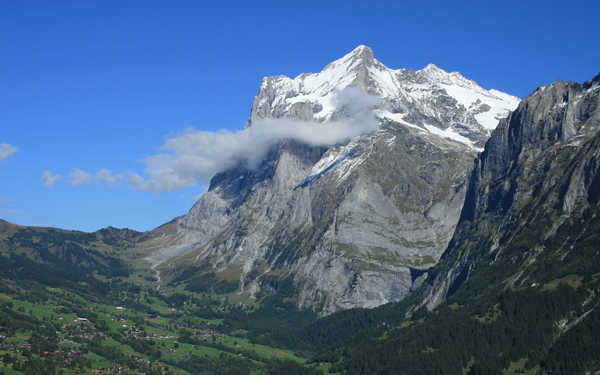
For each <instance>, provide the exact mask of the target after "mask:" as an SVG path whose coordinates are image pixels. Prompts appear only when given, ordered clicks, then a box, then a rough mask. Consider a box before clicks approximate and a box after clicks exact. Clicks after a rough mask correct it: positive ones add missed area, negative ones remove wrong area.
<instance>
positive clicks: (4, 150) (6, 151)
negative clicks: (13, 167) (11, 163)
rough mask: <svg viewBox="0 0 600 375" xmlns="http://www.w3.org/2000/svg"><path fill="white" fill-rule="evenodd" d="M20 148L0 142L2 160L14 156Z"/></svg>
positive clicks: (0, 157) (0, 158) (0, 159)
mask: <svg viewBox="0 0 600 375" xmlns="http://www.w3.org/2000/svg"><path fill="white" fill-rule="evenodd" d="M18 150H19V149H18V148H16V147H15V146H13V145H11V144H8V143H5V142H2V143H0V161H2V160H4V159H6V158H9V157H11V156H13V155H14V154H15V153H16V152H17V151H18Z"/></svg>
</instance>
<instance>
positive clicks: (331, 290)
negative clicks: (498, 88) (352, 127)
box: [140, 46, 518, 314]
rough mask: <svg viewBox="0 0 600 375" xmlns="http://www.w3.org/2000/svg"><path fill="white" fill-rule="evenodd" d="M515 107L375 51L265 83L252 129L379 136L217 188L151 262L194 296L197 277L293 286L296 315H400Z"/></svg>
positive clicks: (161, 235)
mask: <svg viewBox="0 0 600 375" xmlns="http://www.w3.org/2000/svg"><path fill="white" fill-rule="evenodd" d="M453 95H454V96H453ZM517 102H518V99H516V98H514V97H511V96H509V95H506V94H502V93H499V92H495V91H493V90H491V91H487V90H484V89H482V88H481V87H479V86H477V85H476V84H475V83H474V82H472V81H469V80H467V79H465V78H464V77H462V76H461V75H460V74H458V73H446V72H444V71H442V70H441V69H439V68H437V67H435V66H433V65H430V66H428V67H427V68H425V69H424V70H422V71H418V72H413V71H407V70H392V69H389V68H387V67H385V66H384V65H383V64H381V63H380V62H378V61H377V60H375V59H374V57H373V53H372V51H371V50H370V49H369V48H368V47H364V46H360V47H358V48H357V49H356V50H354V51H352V52H351V53H350V54H348V55H346V56H345V57H343V58H342V59H340V60H337V61H335V62H333V63H331V64H329V65H328V66H327V67H325V69H324V70H323V71H322V72H320V73H316V74H303V75H300V76H298V77H296V78H295V79H291V78H287V77H283V76H279V77H268V78H266V79H265V80H263V83H262V85H261V88H260V91H259V93H258V95H257V96H256V98H255V100H254V104H253V107H252V113H251V116H250V119H249V121H248V124H247V126H249V127H252V126H258V125H257V124H258V123H259V122H261V121H266V120H268V121H277V120H278V119H283V120H286V121H292V124H293V121H304V122H306V121H309V122H311V123H313V124H314V123H316V124H319V123H323V124H327V123H331V122H336V121H337V122H347V121H353V122H355V123H359V124H360V123H362V122H365V121H372V122H373V123H374V124H375V126H373V127H365V128H367V129H371V131H369V132H367V133H364V134H362V135H360V136H357V137H354V138H352V139H351V140H349V141H345V142H342V143H337V144H333V145H325V146H314V145H310V144H306V143H303V142H300V141H297V140H292V139H284V140H281V141H280V142H278V143H277V144H275V145H274V146H273V147H272V148H271V149H270V151H269V153H268V154H267V156H266V157H265V158H264V160H262V162H260V164H259V165H258V166H248V165H245V164H244V163H241V164H240V165H239V166H238V167H237V168H233V169H230V170H227V171H223V172H221V173H219V174H217V175H216V176H214V178H213V179H212V181H211V183H210V187H209V189H208V192H207V193H206V194H204V195H203V196H202V197H201V198H200V199H199V200H198V202H197V203H196V204H195V205H194V207H193V208H192V209H191V210H190V211H189V212H188V213H187V214H186V215H184V216H182V217H180V218H177V219H176V220H174V221H173V222H172V223H169V224H168V225H165V226H163V227H161V228H158V229H157V230H156V231H155V232H154V233H151V234H149V235H148V237H147V240H146V241H144V242H143V243H142V244H141V245H140V248H141V249H143V251H144V252H146V253H147V252H151V253H152V255H151V256H150V257H149V260H150V261H151V262H152V264H153V267H155V268H156V269H157V272H159V276H160V277H161V280H162V282H163V283H168V282H170V281H172V280H177V281H178V282H181V283H183V284H184V285H185V283H186V278H185V277H184V276H183V275H186V270H191V269H193V270H194V272H196V273H197V272H214V273H215V274H216V275H217V276H218V277H220V278H222V279H224V280H228V281H229V282H232V283H236V284H237V285H238V293H246V294H248V295H250V296H259V295H260V294H261V293H277V292H279V291H280V290H281V289H282V288H283V287H282V286H283V285H288V284H289V283H290V282H291V283H292V284H293V286H294V288H295V292H294V293H293V297H294V298H295V299H296V301H297V303H298V305H299V306H300V307H303V308H312V309H314V310H317V311H319V312H320V313H322V314H328V313H331V312H334V311H338V310H341V309H347V308H352V307H375V306H378V305H381V304H384V303H387V302H390V301H398V300H400V299H402V298H404V297H405V296H406V295H407V294H408V293H410V291H411V290H412V289H413V288H414V287H415V286H417V285H419V283H420V282H421V281H422V277H421V278H419V277H417V275H420V274H421V272H417V270H420V269H425V268H428V267H431V266H432V265H434V264H436V262H437V261H438V259H439V257H440V256H441V254H442V252H443V250H444V249H445V248H446V246H447V244H448V242H449V240H450V238H451V236H452V233H453V232H454V228H455V226H456V223H457V221H458V218H459V214H460V210H461V207H462V203H463V200H464V196H465V192H466V184H465V181H466V175H467V172H468V170H469V168H470V166H471V165H472V161H473V158H474V157H475V155H476V152H477V150H478V149H477V147H478V145H480V144H482V142H483V141H484V140H485V139H486V138H487V135H488V134H489V128H490V127H491V125H490V123H489V121H490V119H494V118H496V117H501V116H502V115H505V114H507V111H508V109H512V108H511V106H516V103H517ZM486 103H487V104H486ZM482 116H483V117H482ZM486 116H487V117H486ZM288 125H289V124H288ZM194 272H192V273H194ZM187 274H189V272H188V273H187Z"/></svg>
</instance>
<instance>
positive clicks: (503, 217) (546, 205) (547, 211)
mask: <svg viewBox="0 0 600 375" xmlns="http://www.w3.org/2000/svg"><path fill="white" fill-rule="evenodd" d="M599 83H600V76H596V78H594V79H593V80H591V81H589V82H586V83H584V84H583V85H581V84H577V83H574V82H568V83H567V82H563V81H558V82H556V83H553V84H551V85H548V86H545V87H540V88H538V89H537V90H536V91H535V92H534V93H533V94H531V95H530V96H528V97H527V98H526V99H525V100H523V101H522V102H521V104H520V105H519V107H518V108H517V109H516V110H515V111H514V112H513V113H511V115H510V116H509V117H508V118H507V119H505V120H502V121H501V122H500V125H499V126H498V128H497V129H496V130H495V131H494V132H493V134H492V137H491V138H490V140H489V141H488V142H487V144H486V147H485V150H484V152H482V153H481V154H480V155H479V157H478V158H477V160H476V161H475V167H474V169H473V171H472V173H471V178H470V182H469V188H468V190H467V194H466V198H465V203H464V207H463V209H462V212H461V217H460V221H459V224H458V226H457V229H456V232H455V234H454V237H453V239H452V241H451V243H450V244H449V246H448V250H447V251H446V253H445V254H444V262H443V263H444V264H445V265H446V267H447V268H446V269H445V270H444V271H443V272H442V273H440V274H439V276H438V277H437V278H436V281H435V283H434V285H435V286H434V287H432V289H431V292H432V294H431V295H430V296H429V297H428V304H429V306H430V307H431V306H435V305H437V304H438V303H439V302H440V301H441V300H442V299H443V298H444V297H445V296H446V295H448V294H452V292H453V291H454V290H456V289H457V288H458V287H459V286H460V285H461V283H463V282H464V280H466V279H468V278H469V275H470V274H471V273H472V272H474V270H475V269H476V268H477V267H479V266H480V265H481V264H487V263H493V262H495V261H497V260H498V258H500V257H506V256H508V254H506V253H507V252H509V251H508V249H511V251H517V250H518V257H517V258H516V259H515V260H514V261H515V267H512V268H511V272H512V273H513V275H512V280H511V284H514V285H527V284H531V283H534V284H537V283H539V282H540V281H539V280H536V279H535V277H534V276H533V275H534V274H535V272H534V270H535V269H536V268H538V267H539V266H540V265H539V264H538V263H539V260H538V258H543V257H540V254H545V250H546V247H547V244H549V243H552V241H560V242H562V245H561V246H560V249H556V250H557V251H558V253H557V254H556V256H558V257H559V258H560V259H561V260H563V261H565V260H568V259H569V257H570V256H573V257H576V258H577V257H579V255H578V254H577V252H574V251H573V249H576V248H577V241H578V236H579V235H578V233H579V234H582V233H585V232H586V230H588V225H592V224H593V223H594V221H593V220H591V221H587V220H584V221H583V222H582V223H580V224H578V225H577V226H575V227H574V228H570V229H569V231H568V232H567V233H565V232H561V229H562V228H566V227H569V226H572V225H574V223H576V222H578V221H580V220H583V218H584V217H586V215H591V217H594V216H595V212H596V210H597V202H598V198H599V197H600V195H599V194H600V190H599V187H600V172H599V170H598V166H599V164H598V157H599V155H600V150H599V149H598V144H599V142H600V134H599V133H598V131H599V130H600V105H599V101H600V85H599ZM527 236H529V237H527ZM519 239H520V240H522V241H524V242H526V243H530V245H531V247H530V248H523V246H522V245H518V246H517V245H515V244H516V243H518V240H519ZM519 246H520V247H519ZM520 262H524V263H520ZM517 265H518V266H517Z"/></svg>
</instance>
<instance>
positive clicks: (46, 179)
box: [42, 171, 61, 189]
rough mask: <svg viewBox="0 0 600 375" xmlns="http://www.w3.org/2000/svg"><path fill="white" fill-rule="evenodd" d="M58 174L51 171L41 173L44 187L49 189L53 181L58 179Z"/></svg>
mask: <svg viewBox="0 0 600 375" xmlns="http://www.w3.org/2000/svg"><path fill="white" fill-rule="evenodd" d="M60 177H61V176H60V175H59V174H58V173H56V174H53V173H52V171H44V173H42V183H43V185H44V187H45V188H48V189H50V188H51V187H53V186H54V183H55V182H56V181H58V180H60Z"/></svg>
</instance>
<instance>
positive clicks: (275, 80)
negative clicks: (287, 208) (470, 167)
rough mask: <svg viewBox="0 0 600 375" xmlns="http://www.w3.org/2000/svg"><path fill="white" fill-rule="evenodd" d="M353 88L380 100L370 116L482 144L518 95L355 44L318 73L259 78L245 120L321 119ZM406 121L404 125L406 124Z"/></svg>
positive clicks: (337, 113)
mask: <svg viewBox="0 0 600 375" xmlns="http://www.w3.org/2000/svg"><path fill="white" fill-rule="evenodd" d="M349 87H354V88H357V89H359V90H361V91H362V92H364V93H365V94H368V95H371V96H374V97H376V98H378V99H380V105H379V106H378V107H377V108H375V110H376V112H375V115H376V116H377V117H379V118H381V119H387V120H389V121H396V122H397V123H398V124H399V126H413V127H414V128H420V129H421V130H422V131H424V132H427V133H430V134H432V135H436V136H441V137H445V138H449V139H453V140H455V141H458V142H462V143H464V144H467V145H470V146H476V147H482V146H483V143H484V142H485V140H486V139H487V138H488V137H489V135H490V132H491V130H493V129H494V128H495V127H496V125H497V123H498V120H499V119H500V118H503V117H506V115H507V114H508V113H509V112H510V111H511V110H513V109H514V108H515V107H516V106H517V104H518V103H519V98H517V97H514V96H511V95H508V94H505V93H502V92H500V91H497V90H486V89H483V88H482V87H480V86H479V85H478V84H477V83H476V82H474V81H471V80H469V79H467V78H465V77H463V76H462V75H461V74H460V73H458V72H452V73H448V72H446V71H444V70H442V69H440V68H439V67H437V66H435V65H434V64H429V65H427V66H426V67H425V68H424V69H422V70H418V71H416V72H415V71H412V70H406V69H390V68H388V67H387V66H385V65H384V64H383V63H381V62H379V61H378V60H377V59H375V57H374V55H373V51H372V50H371V48H369V47H367V46H365V45H360V46H358V47H357V48H355V49H354V50H352V51H351V52H349V53H348V54H346V55H344V56H343V57H341V58H340V59H337V60H335V61H333V62H331V63H330V64H328V65H327V66H325V68H323V70H322V71H321V72H318V73H303V74H301V75H299V76H297V77H296V78H290V77H286V76H275V77H266V78H264V79H263V82H262V84H261V87H260V90H259V93H258V95H257V96H256V98H255V100H254V103H253V106H252V112H251V115H250V119H249V124H251V123H252V122H253V121H257V120H260V119H265V118H282V117H287V118H292V119H296V120H303V121H317V122H326V121H330V120H332V119H340V118H341V117H343V116H344V115H345V114H344V113H343V112H344V110H343V108H342V106H341V105H340V103H341V102H342V101H340V100H339V97H340V95H341V93H342V92H344V90H346V89H347V88H349ZM407 124H408V125H407Z"/></svg>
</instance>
